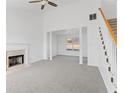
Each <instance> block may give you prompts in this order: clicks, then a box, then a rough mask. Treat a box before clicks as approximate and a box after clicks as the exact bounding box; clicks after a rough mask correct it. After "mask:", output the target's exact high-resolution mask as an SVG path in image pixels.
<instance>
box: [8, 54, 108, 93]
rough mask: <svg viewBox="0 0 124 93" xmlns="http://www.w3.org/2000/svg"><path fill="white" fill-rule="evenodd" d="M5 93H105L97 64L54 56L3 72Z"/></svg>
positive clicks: (74, 58)
mask: <svg viewBox="0 0 124 93" xmlns="http://www.w3.org/2000/svg"><path fill="white" fill-rule="evenodd" d="M7 93H107V90H106V88H105V85H104V83H103V80H102V77H101V75H100V72H99V70H98V68H97V67H91V66H86V65H79V64H78V58H76V57H71V56H57V57H54V58H53V60H52V61H39V62H36V63H34V64H31V66H29V67H27V68H24V69H22V70H19V71H16V72H13V73H11V74H8V75H7Z"/></svg>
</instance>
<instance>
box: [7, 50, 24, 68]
mask: <svg viewBox="0 0 124 93" xmlns="http://www.w3.org/2000/svg"><path fill="white" fill-rule="evenodd" d="M24 63H25V50H11V51H7V63H6V64H7V70H9V69H11V68H15V67H17V66H20V65H23V64H24Z"/></svg>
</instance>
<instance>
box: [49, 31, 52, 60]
mask: <svg viewBox="0 0 124 93" xmlns="http://www.w3.org/2000/svg"><path fill="white" fill-rule="evenodd" d="M49 36H50V38H49V39H50V40H49V41H50V60H52V32H50V35H49Z"/></svg>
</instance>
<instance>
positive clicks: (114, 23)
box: [108, 18, 117, 38]
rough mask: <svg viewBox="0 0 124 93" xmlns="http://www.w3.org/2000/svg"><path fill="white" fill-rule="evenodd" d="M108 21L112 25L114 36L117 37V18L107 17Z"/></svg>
mask: <svg viewBox="0 0 124 93" xmlns="http://www.w3.org/2000/svg"><path fill="white" fill-rule="evenodd" d="M108 22H109V24H110V26H111V27H112V30H113V32H114V34H115V37H116V38H117V18H113V19H109V20H108Z"/></svg>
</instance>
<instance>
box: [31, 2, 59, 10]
mask: <svg viewBox="0 0 124 93" xmlns="http://www.w3.org/2000/svg"><path fill="white" fill-rule="evenodd" d="M39 2H41V10H43V9H44V7H45V5H46V4H49V5H51V6H54V7H57V4H55V3H53V2H51V1H49V0H35V1H29V3H39Z"/></svg>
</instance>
